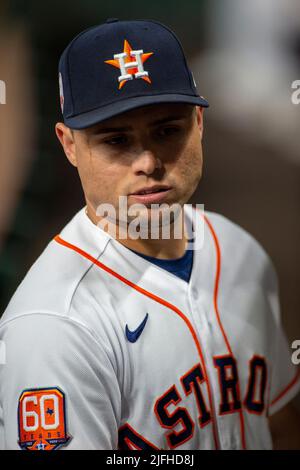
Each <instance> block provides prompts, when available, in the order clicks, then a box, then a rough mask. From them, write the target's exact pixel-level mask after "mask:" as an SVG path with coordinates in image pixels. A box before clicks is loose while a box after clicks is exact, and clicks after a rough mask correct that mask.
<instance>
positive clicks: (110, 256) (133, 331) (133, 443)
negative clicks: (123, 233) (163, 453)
mask: <svg viewBox="0 0 300 470" xmlns="http://www.w3.org/2000/svg"><path fill="white" fill-rule="evenodd" d="M193 210H194V209H193V208H192V207H190V206H186V207H185V218H186V221H187V223H190V221H191V219H192V215H193ZM193 220H194V221H195V220H196V223H201V221H202V222H203V221H204V244H203V246H202V248H201V249H199V250H195V252H194V263H193V269H192V274H191V278H190V282H189V283H187V282H185V281H183V280H182V279H180V278H178V277H177V276H175V275H173V274H171V273H170V272H168V271H166V270H164V269H161V268H160V267H158V266H156V265H154V264H152V263H150V262H149V261H147V260H145V259H143V258H142V257H140V256H139V255H137V254H135V253H134V252H133V251H131V250H129V249H128V248H126V247H125V246H123V245H122V244H121V243H119V242H118V241H116V240H115V239H114V238H112V237H111V236H110V235H109V234H108V233H106V232H104V231H102V230H101V229H99V228H98V227H97V226H96V225H94V224H93V223H92V222H91V220H90V219H89V218H88V216H87V215H86V213H85V211H84V209H82V210H80V211H79V212H78V213H77V214H76V215H75V217H74V218H73V219H72V220H71V221H70V222H69V223H68V225H67V226H66V227H65V228H64V229H63V230H62V232H61V233H60V234H59V235H58V236H57V237H55V239H54V240H52V241H51V242H50V243H49V245H48V246H47V247H46V249H45V250H44V252H43V253H42V255H41V256H40V257H39V258H38V260H37V261H36V262H35V264H34V265H33V266H32V268H31V269H30V271H29V272H28V274H27V275H26V277H25V279H24V280H23V282H22V283H21V285H20V286H19V288H18V289H17V291H16V293H15V295H14V296H13V298H12V299H11V302H10V304H9V306H8V308H7V309H6V311H5V313H4V316H3V318H2V320H1V323H0V325H1V326H0V339H1V340H2V341H4V342H5V345H6V354H7V361H6V364H5V365H1V366H0V399H1V400H0V402H1V418H0V436H1V439H0V441H1V448H3V449H18V448H23V449H41V450H51V449H56V448H61V449H118V448H119V449H178V450H180V449H200V450H202V449H271V448H272V440H271V435H270V431H269V427H268V416H269V415H272V414H273V413H275V412H277V411H278V410H279V409H281V408H282V407H283V406H284V405H285V404H286V403H287V402H288V401H289V400H291V399H292V398H293V397H294V396H295V395H296V393H297V392H298V391H299V389H300V381H299V374H297V369H296V368H295V367H294V366H293V365H292V363H291V360H290V351H289V347H288V344H287V341H286V338H285V336H284V333H283V330H282V328H281V324H280V310H279V301H278V288H277V278H276V273H275V271H274V267H273V265H272V262H271V261H270V258H269V256H268V255H267V254H266V253H265V251H264V250H263V249H262V248H261V246H260V245H259V244H258V242H256V241H255V240H254V239H253V238H252V236H251V235H249V234H248V233H247V232H245V231H244V230H243V229H242V228H241V227H239V226H237V225H236V224H234V223H232V222H231V221H229V220H228V219H226V218H225V217H223V216H221V215H219V214H217V213H213V212H206V213H204V212H203V211H202V212H201V211H197V214H196V217H194V218H193ZM32 286H34V288H35V290H34V292H33V291H32Z"/></svg>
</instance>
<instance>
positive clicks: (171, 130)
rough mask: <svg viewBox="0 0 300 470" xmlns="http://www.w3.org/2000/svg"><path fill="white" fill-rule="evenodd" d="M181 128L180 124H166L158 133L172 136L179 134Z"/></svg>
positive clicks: (162, 135)
mask: <svg viewBox="0 0 300 470" xmlns="http://www.w3.org/2000/svg"><path fill="white" fill-rule="evenodd" d="M180 130H181V128H180V127H179V126H164V127H161V128H160V129H158V131H157V133H158V135H159V136H160V137H170V136H172V135H175V134H178V133H179V132H180Z"/></svg>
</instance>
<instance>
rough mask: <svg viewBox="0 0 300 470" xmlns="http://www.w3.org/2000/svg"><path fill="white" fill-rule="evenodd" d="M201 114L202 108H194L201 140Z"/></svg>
mask: <svg viewBox="0 0 300 470" xmlns="http://www.w3.org/2000/svg"><path fill="white" fill-rule="evenodd" d="M203 112H204V108H202V107H201V106H196V119H197V126H198V128H199V130H200V136H201V139H202V136H203Z"/></svg>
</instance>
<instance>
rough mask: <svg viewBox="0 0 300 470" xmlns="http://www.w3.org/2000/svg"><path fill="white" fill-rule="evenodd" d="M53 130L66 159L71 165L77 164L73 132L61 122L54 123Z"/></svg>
mask: <svg viewBox="0 0 300 470" xmlns="http://www.w3.org/2000/svg"><path fill="white" fill-rule="evenodd" d="M55 132H56V135H57V138H58V140H59V141H60V143H61V145H62V147H63V149H64V152H65V154H66V157H67V159H68V160H69V162H70V163H71V164H72V165H74V166H77V159H76V149H75V138H74V132H73V131H72V129H70V128H69V127H67V126H66V125H65V124H63V123H62V122H58V123H57V124H56V126H55Z"/></svg>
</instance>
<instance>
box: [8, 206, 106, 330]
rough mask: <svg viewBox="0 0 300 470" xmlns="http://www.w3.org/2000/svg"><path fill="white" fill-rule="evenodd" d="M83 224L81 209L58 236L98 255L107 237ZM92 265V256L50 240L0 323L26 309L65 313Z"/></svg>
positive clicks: (56, 313)
mask: <svg viewBox="0 0 300 470" xmlns="http://www.w3.org/2000/svg"><path fill="white" fill-rule="evenodd" d="M86 224H87V221H86V219H85V218H84V217H83V216H82V210H81V211H79V212H78V213H77V214H76V215H75V216H74V217H73V219H72V220H71V221H70V222H69V223H68V224H67V225H66V226H65V227H64V229H63V230H62V232H61V234H60V239H61V240H66V241H67V242H68V243H69V244H71V245H72V244H74V246H79V247H80V248H81V249H82V250H83V251H87V252H88V253H89V254H90V255H91V256H92V257H94V258H98V257H99V256H100V254H101V252H102V251H103V250H104V249H105V244H106V243H107V240H106V239H105V238H104V239H103V238H102V239H101V236H100V234H99V232H100V231H99V230H98V229H96V230H97V233H95V232H93V230H92V229H91V227H90V226H89V225H86ZM96 237H98V238H97V240H96ZM92 266H93V262H92V261H91V259H88V258H87V257H85V256H80V254H79V253H78V252H77V251H75V250H73V249H68V246H66V245H64V244H62V243H58V242H57V240H56V239H53V240H51V241H50V243H49V244H48V245H47V247H46V248H45V250H44V251H43V252H42V254H41V255H40V256H39V258H38V259H37V260H36V261H35V263H34V264H33V265H32V267H31V268H30V269H29V271H28V272H27V274H26V276H25V277H24V279H23V281H22V282H21V284H20V285H19V286H18V288H17V290H16V291H15V293H14V295H13V296H12V298H11V300H10V302H9V304H8V306H7V308H6V310H5V312H4V314H3V316H2V318H1V322H0V324H3V323H4V322H7V321H10V320H12V319H13V318H16V317H19V316H24V315H26V313H30V314H32V313H38V314H43V313H44V314H54V315H56V316H63V317H64V316H67V315H68V312H69V311H70V308H71V304H72V299H73V298H74V294H75V292H76V291H77V290H78V289H80V288H82V286H83V285H84V279H85V276H86V274H87V273H88V271H89V270H90V268H91V267H92Z"/></svg>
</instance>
